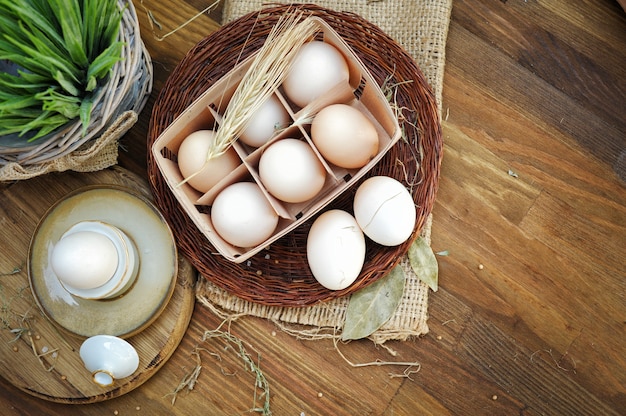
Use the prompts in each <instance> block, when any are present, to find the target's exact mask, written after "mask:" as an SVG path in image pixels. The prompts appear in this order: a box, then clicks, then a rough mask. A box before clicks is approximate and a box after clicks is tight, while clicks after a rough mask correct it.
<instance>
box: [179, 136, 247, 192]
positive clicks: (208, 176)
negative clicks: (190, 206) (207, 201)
mask: <svg viewBox="0 0 626 416" xmlns="http://www.w3.org/2000/svg"><path fill="white" fill-rule="evenodd" d="M214 138H215V133H214V132H213V131H212V130H198V131H195V132H193V133H191V134H190V135H189V136H187V137H186V138H185V139H184V140H183V142H182V143H181V145H180V148H179V149H178V168H179V169H180V173H181V174H182V175H183V177H184V178H185V179H187V178H189V177H190V176H191V177H192V178H191V179H189V181H188V183H189V185H191V186H192V187H194V188H195V189H197V190H198V191H200V192H203V193H204V192H207V191H208V190H209V189H211V188H212V187H213V185H215V184H216V183H217V182H219V181H220V179H222V178H224V177H225V176H226V175H228V174H229V173H230V172H232V171H233V170H234V169H235V168H236V167H237V166H239V164H241V160H240V159H239V156H238V155H237V153H236V152H235V150H234V149H233V148H232V147H231V148H229V149H228V150H227V151H226V153H224V154H223V155H221V156H218V157H216V158H213V159H210V160H209V161H208V162H207V154H208V151H209V148H210V146H211V144H212V143H213V140H214ZM198 172H199V173H198Z"/></svg>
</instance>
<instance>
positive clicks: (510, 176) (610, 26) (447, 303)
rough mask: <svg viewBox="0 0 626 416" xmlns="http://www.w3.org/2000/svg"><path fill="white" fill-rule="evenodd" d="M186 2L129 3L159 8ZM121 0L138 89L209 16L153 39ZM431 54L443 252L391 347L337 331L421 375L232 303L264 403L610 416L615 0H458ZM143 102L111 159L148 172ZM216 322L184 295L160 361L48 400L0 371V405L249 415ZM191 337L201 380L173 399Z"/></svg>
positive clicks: (621, 274)
mask: <svg viewBox="0 0 626 416" xmlns="http://www.w3.org/2000/svg"><path fill="white" fill-rule="evenodd" d="M383 1H384V0H383ZM200 3H202V2H191V1H188V2H183V1H178V0H177V1H175V0H163V1H160V2H154V1H148V0H144V2H143V4H144V5H145V6H146V7H150V8H152V10H154V16H155V18H156V19H158V20H160V21H164V22H165V21H167V22H169V23H171V24H176V23H175V21H176V22H178V21H179V20H176V19H180V21H184V20H185V19H186V17H187V16H190V15H191V14H193V11H194V10H199V9H201V8H203V7H205V6H206V5H205V4H200ZM137 9H138V11H139V14H140V18H141V19H142V20H141V24H142V29H144V30H143V37H144V39H145V40H146V43H147V45H148V49H149V50H150V52H151V54H152V56H153V59H154V61H155V77H156V78H155V92H153V94H152V96H151V98H150V99H151V102H153V100H154V99H155V98H154V97H155V94H156V93H157V92H158V89H159V86H160V85H162V83H163V82H164V80H165V79H166V77H167V74H168V73H169V72H170V71H171V70H172V69H173V67H174V66H175V64H176V62H177V61H178V60H179V59H180V58H181V57H182V56H183V55H184V53H185V52H186V51H187V50H188V49H189V47H191V46H192V45H193V44H194V43H195V42H196V41H198V40H200V39H201V38H202V37H204V36H205V35H206V34H207V33H208V31H210V30H212V28H215V27H217V26H216V24H215V23H214V22H212V21H211V19H210V18H208V17H206V16H203V17H202V19H199V20H198V21H197V22H195V23H194V24H192V25H191V26H189V27H188V28H187V29H184V30H181V31H180V32H178V33H177V34H176V35H172V36H171V37H170V38H168V39H167V40H165V41H163V42H157V41H155V40H154V39H153V38H152V36H151V35H150V32H149V31H148V30H147V28H148V22H147V17H146V15H145V13H142V10H143V9H142V8H141V6H140V5H139V4H138V5H137ZM171 10H176V13H171V12H170V11H171ZM213 17H214V18H215V19H216V20H217V19H218V18H219V16H217V15H215V14H214V15H213ZM446 54H447V55H446V72H445V78H444V91H443V96H444V98H443V103H442V104H443V117H444V121H443V128H444V139H445V147H444V162H443V170H442V180H441V183H440V189H439V194H438V200H437V203H436V206H435V209H434V224H433V232H432V243H433V248H434V250H435V251H443V250H448V252H449V255H447V256H440V257H439V258H438V259H439V266H440V290H439V291H438V292H437V293H433V294H431V295H430V307H429V312H430V319H429V321H428V322H429V326H430V333H429V334H428V335H426V336H424V337H421V338H420V339H416V340H412V341H408V342H390V343H388V344H387V347H388V348H389V349H390V350H392V351H393V352H395V356H393V355H391V354H390V353H389V351H387V350H386V349H384V348H380V347H379V348H376V347H375V346H374V345H373V344H372V343H371V342H370V341H358V342H350V343H348V344H340V345H339V348H340V350H341V352H342V353H343V354H344V355H345V356H346V358H348V359H350V360H351V361H352V362H354V363H365V362H371V361H375V360H377V359H380V360H385V361H391V360H401V361H418V362H420V364H421V366H420V367H419V371H418V372H415V373H413V372H412V370H414V369H416V368H412V369H409V370H408V371H407V373H406V374H403V372H404V370H405V369H406V368H405V367H389V366H373V367H359V368H353V367H351V366H350V365H349V364H347V363H346V362H345V361H344V359H343V358H341V356H340V355H339V354H338V353H337V351H336V350H335V347H334V345H333V343H332V342H331V341H330V340H318V341H306V340H299V339H296V338H294V337H292V336H290V335H288V334H286V333H284V332H282V331H281V330H280V329H279V328H277V327H276V326H275V325H274V324H273V323H271V322H268V321H265V320H260V319H251V318H241V319H239V320H238V321H236V322H233V323H232V326H231V327H230V331H231V332H232V333H233V334H234V335H236V336H238V337H239V338H241V339H242V340H244V341H245V342H246V346H247V348H248V350H249V351H250V352H252V353H253V356H255V357H256V354H257V353H258V354H259V356H260V359H261V361H260V363H261V368H262V370H263V371H264V374H265V375H266V376H267V378H268V380H269V383H270V388H271V409H272V412H273V414H275V415H300V414H305V415H330V414H332V415H415V414H419V415H422V414H424V415H428V414H432V415H511V414H520V415H533V416H534V415H616V414H624V409H626V393H625V392H626V362H625V360H626V358H625V357H626V347H625V346H624V340H625V339H626V268H625V267H626V266H625V264H626V262H625V261H624V260H623V259H624V254H623V253H624V248H625V247H626V186H625V182H623V181H621V180H620V179H619V177H618V176H617V172H619V166H620V160H622V162H621V163H623V159H620V157H622V158H623V156H620V155H622V154H623V152H624V150H625V148H626V144H625V138H626V134H624V133H625V132H626V120H625V118H624V116H623V115H624V114H626V111H625V110H626V108H625V105H626V100H624V96H625V95H626V74H625V72H624V71H625V69H624V65H623V63H624V62H626V15H625V13H624V11H623V9H622V8H621V7H620V5H619V4H618V3H617V2H616V1H614V0H585V1H578V2H571V1H567V0H550V1H536V0H528V1H524V0H487V1H482V2H475V1H471V0H455V2H454V5H453V12H452V22H451V26H450V33H449V38H448V45H447V50H446ZM149 110H150V106H148V108H147V110H146V111H145V112H144V113H143V114H142V115H141V119H140V121H139V123H138V124H137V125H136V126H135V128H133V130H132V131H131V132H130V133H129V134H127V135H126V136H125V137H124V139H123V144H124V145H125V147H126V148H127V149H128V151H127V152H123V153H122V155H121V162H122V164H123V165H125V166H126V167H128V168H130V169H131V170H133V171H135V172H137V173H140V174H144V175H145V151H146V149H145V147H144V144H145V132H146V129H147V123H148V120H149ZM509 171H510V172H509ZM622 172H623V171H622ZM0 206H2V209H4V210H11V209H15V208H14V205H12V204H11V203H10V201H0ZM0 232H1V231H0ZM481 264H482V265H483V267H482V268H479V265H481ZM220 323H221V320H220V318H218V317H216V316H215V315H213V314H212V313H211V312H210V311H208V310H207V309H206V308H204V307H199V306H198V307H196V308H195V310H194V313H193V317H192V320H191V324H190V327H189V329H188V331H187V333H186V334H185V336H184V338H183V340H182V342H181V344H180V346H179V347H178V349H177V350H176V353H175V354H174V355H173V356H172V358H171V359H170V360H169V361H168V362H167V363H166V364H165V365H164V366H163V368H162V369H161V370H160V371H159V372H158V373H157V374H156V375H155V376H154V377H152V378H151V379H150V380H148V381H147V382H146V383H145V384H144V385H142V386H141V387H140V388H138V389H135V390H133V391H132V392H130V393H128V394H125V395H124V396H122V397H119V398H116V399H114V400H109V401H105V402H101V403H94V404H89V405H81V406H69V405H61V404H57V403H48V402H46V401H43V400H39V399H33V398H32V397H31V396H30V395H27V394H25V393H23V392H20V391H19V390H17V389H15V388H14V387H13V386H12V385H11V384H10V383H8V382H7V381H6V380H5V379H3V378H0V403H1V405H2V410H3V412H2V413H3V414H8V415H27V414H28V415H30V414H49V415H64V414H66V413H67V412H70V411H71V412H72V414H77V415H91V414H114V412H115V411H117V412H118V414H120V415H129V414H132V415H141V414H159V415H168V414H176V415H196V414H211V415H233V414H248V412H247V410H248V409H250V408H251V407H253V401H252V399H253V388H252V386H253V383H254V378H253V376H252V375H251V374H250V373H249V372H247V371H246V369H245V368H244V367H243V365H242V364H241V362H240V361H239V360H238V359H237V358H236V357H233V356H232V355H230V353H231V352H232V351H230V350H228V351H227V350H225V349H224V344H223V343H221V342H218V341H217V340H211V341H207V342H201V339H202V335H203V334H204V332H205V331H206V330H212V329H214V328H216V327H217V326H218V325H219V324H220ZM196 347H201V348H203V350H202V351H200V354H201V359H202V369H201V372H200V375H199V377H198V380H197V383H196V384H195V386H194V389H193V390H192V391H183V392H181V393H180V394H179V395H178V397H177V400H176V402H175V404H174V405H172V403H171V401H172V396H171V395H169V393H171V392H173V391H174V389H175V388H176V387H177V386H178V385H179V383H180V381H181V379H182V378H183V377H184V376H185V375H186V374H187V373H188V372H189V371H191V370H192V369H193V368H194V366H195V365H196V358H195V356H194V355H193V351H194V349H195V348H196ZM216 354H219V357H221V359H222V361H220V360H219V359H218V358H217V357H218V355H216ZM390 373H391V375H390ZM398 375H402V376H403V377H398ZM257 404H258V403H257Z"/></svg>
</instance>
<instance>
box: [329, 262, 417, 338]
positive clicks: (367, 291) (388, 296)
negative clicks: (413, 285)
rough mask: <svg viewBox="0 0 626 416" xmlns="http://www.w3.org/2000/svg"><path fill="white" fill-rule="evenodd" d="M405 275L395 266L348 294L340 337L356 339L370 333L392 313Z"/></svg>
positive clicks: (402, 288) (400, 292)
mask: <svg viewBox="0 0 626 416" xmlns="http://www.w3.org/2000/svg"><path fill="white" fill-rule="evenodd" d="M405 282H406V278H405V276H404V271H403V270H402V267H400V266H396V267H395V268H394V269H393V270H391V271H390V272H389V274H387V275H386V276H385V277H383V278H382V279H378V280H377V281H376V282H374V283H372V284H371V285H369V286H367V287H365V288H363V289H361V290H359V291H357V292H355V293H353V294H352V296H350V302H349V303H348V307H347V309H346V320H345V323H344V327H343V331H342V334H341V339H342V340H344V341H346V340H350V339H360V338H365V337H367V336H368V335H371V334H372V333H373V332H374V331H376V330H377V329H378V328H380V327H381V326H382V325H383V324H384V323H385V322H387V321H388V320H389V318H391V317H392V316H393V314H394V313H395V311H396V309H397V308H398V305H399V304H400V300H402V294H403V293H404V284H405Z"/></svg>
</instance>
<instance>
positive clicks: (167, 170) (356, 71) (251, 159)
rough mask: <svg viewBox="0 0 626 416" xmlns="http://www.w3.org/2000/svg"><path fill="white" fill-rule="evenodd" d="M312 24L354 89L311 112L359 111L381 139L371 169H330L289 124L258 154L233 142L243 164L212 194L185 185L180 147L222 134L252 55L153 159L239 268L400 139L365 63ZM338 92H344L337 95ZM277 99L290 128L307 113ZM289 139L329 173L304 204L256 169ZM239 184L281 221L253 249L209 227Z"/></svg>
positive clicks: (301, 129) (207, 95)
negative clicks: (198, 135)
mask: <svg viewBox="0 0 626 416" xmlns="http://www.w3.org/2000/svg"><path fill="white" fill-rule="evenodd" d="M313 19H314V20H315V21H316V25H317V26H318V33H317V35H316V40H322V41H323V42H326V43H329V44H331V45H332V46H334V47H335V48H336V49H337V50H338V51H340V52H341V53H342V55H343V56H344V58H345V60H346V62H347V63H348V67H349V73H350V76H349V84H350V88H349V90H348V91H347V92H346V91H345V89H346V88H345V87H344V88H341V87H339V86H338V87H337V88H336V90H334V91H330V92H328V93H327V94H326V95H325V96H324V97H320V98H319V99H318V100H316V102H313V103H311V104H309V106H318V107H319V106H320V102H324V105H329V104H333V103H338V102H341V103H343V104H348V105H350V106H352V107H354V108H356V109H358V110H359V111H361V112H362V113H363V114H364V115H365V116H366V117H367V118H368V119H369V120H370V121H371V122H372V123H373V125H374V126H375V127H376V130H377V132H378V138H379V147H378V153H377V154H376V155H375V156H374V157H373V158H372V159H371V160H370V161H369V163H367V164H366V165H365V166H363V167H362V168H359V169H345V168H340V167H338V166H335V165H333V164H330V163H328V162H327V161H326V160H325V159H324V158H323V157H322V156H321V155H320V153H319V152H318V151H317V149H316V147H315V145H314V144H313V142H312V140H311V137H310V125H293V124H291V126H289V127H287V128H286V129H284V130H283V131H281V132H280V133H278V134H276V135H275V136H274V137H273V138H272V139H271V140H270V141H269V142H267V143H266V144H264V145H263V146H261V147H259V148H252V147H250V146H248V145H246V144H244V143H242V142H240V141H237V140H236V141H234V143H233V145H232V146H233V148H234V150H235V151H236V153H237V155H238V156H239V158H240V159H241V164H240V165H239V166H238V167H237V168H236V169H235V170H233V171H232V172H231V173H230V174H228V175H227V176H226V177H224V178H223V179H221V180H220V181H219V182H218V183H217V184H215V185H214V186H213V187H212V188H211V189H209V191H208V192H206V193H202V192H200V191H197V190H196V189H194V188H193V187H191V186H190V185H189V184H188V183H182V182H183V181H184V178H183V176H182V174H181V172H180V170H179V168H178V164H177V153H178V149H179V147H180V145H181V143H182V141H183V140H184V139H185V138H186V137H187V136H188V135H189V134H191V133H193V132H194V131H197V130H215V129H217V128H219V124H220V120H221V116H222V114H224V111H225V109H226V107H227V105H228V100H229V99H230V97H231V96H232V95H233V93H234V91H235V89H236V88H237V86H238V85H239V82H240V81H241V79H242V78H243V77H244V75H245V74H246V71H247V70H248V68H249V67H250V65H251V64H252V60H253V59H254V55H252V56H250V57H248V58H247V59H245V60H244V61H242V62H241V63H239V64H238V65H236V66H235V67H234V68H233V69H232V70H231V71H229V72H228V73H227V74H225V75H224V76H223V77H222V78H221V79H219V80H218V81H216V82H215V83H214V84H213V85H212V86H210V87H209V88H208V89H207V90H206V91H205V92H204V93H203V94H202V95H201V96H200V97H198V98H197V99H196V100H195V101H194V102H193V103H192V104H191V105H190V106H189V107H187V108H186V109H185V110H184V111H183V112H182V113H181V114H180V115H179V116H178V117H177V118H176V119H175V120H174V121H173V122H172V124H170V125H169V126H168V127H167V128H166V129H165V131H163V133H162V134H161V135H160V136H159V137H158V138H157V140H156V141H155V142H154V144H153V146H152V153H153V156H154V159H155V161H156V163H157V166H158V168H159V170H160V171H161V173H162V174H163V177H164V178H165V179H166V181H167V184H168V186H169V188H170V190H171V192H172V193H173V194H174V196H175V197H176V199H177V200H178V202H179V203H180V205H181V207H182V208H183V209H184V210H185V212H186V213H187V214H188V215H189V217H190V218H191V219H192V220H193V222H194V223H195V225H196V226H197V227H198V229H199V230H200V231H201V232H202V233H203V234H204V235H205V236H206V238H207V239H208V240H209V241H210V242H211V244H212V245H213V246H214V247H215V249H216V250H217V251H218V252H219V254H221V255H223V256H224V257H225V258H227V259H229V260H231V261H233V262H235V263H240V262H243V261H245V260H246V259H248V258H250V257H251V256H253V255H254V254H256V253H258V252H259V251H261V250H262V249H264V248H265V247H267V246H269V245H271V244H272V243H273V242H274V241H276V240H278V239H279V238H281V237H282V236H284V235H285V234H287V233H289V232H290V231H291V230H293V229H295V228H296V227H298V226H299V225H300V224H301V223H303V222H304V221H306V220H308V219H309V218H311V216H313V215H314V214H316V213H317V212H319V211H320V210H322V209H323V208H324V207H325V206H327V205H328V204H329V203H330V202H331V201H332V200H334V199H335V198H336V197H337V196H338V195H340V194H341V193H342V192H344V191H345V190H346V189H348V188H349V187H350V186H351V185H353V184H354V183H355V182H356V181H357V180H358V179H359V178H361V177H362V176H363V175H364V174H365V173H367V172H368V171H369V170H371V169H372V167H373V166H374V165H375V164H376V163H377V162H378V161H379V160H380V159H381V158H382V157H383V155H384V154H385V153H386V152H387V151H388V150H389V149H390V148H391V147H392V146H393V145H394V144H395V143H396V142H397V141H398V139H399V138H400V136H401V131H400V127H399V124H398V120H397V118H396V116H395V113H394V111H393V109H392V108H391V105H390V103H389V102H388V101H387V99H386V97H385V95H384V93H383V92H382V90H381V89H380V87H379V86H378V84H377V83H376V82H375V80H374V78H373V77H372V76H371V74H370V73H369V72H368V71H367V69H366V68H365V66H364V65H363V63H362V62H361V60H360V59H359V58H358V57H357V56H356V55H355V54H354V52H353V51H352V50H351V48H350V47H349V46H348V45H347V44H346V43H345V41H344V40H343V39H342V38H341V37H340V36H339V35H338V34H337V33H336V32H335V31H334V30H333V29H332V28H331V27H330V26H329V25H328V24H327V23H326V22H324V21H323V20H322V19H320V18H317V17H314V18H313ZM339 88H341V89H342V91H338V90H337V89H339ZM274 93H275V94H276V96H277V97H278V99H279V100H280V102H281V103H282V105H283V106H284V107H285V108H286V110H287V112H288V114H289V116H290V118H291V121H292V123H293V121H294V120H298V119H299V116H300V115H301V114H302V113H303V112H306V111H307V110H308V107H309V106H307V108H305V109H302V108H299V107H298V106H296V105H295V104H293V103H292V102H290V101H289V100H288V99H287V98H286V96H285V95H284V93H283V91H282V87H279V88H278V90H276V91H275V92H274ZM319 109H321V108H319ZM286 137H290V138H300V139H301V140H304V141H306V142H307V143H308V144H309V145H310V146H311V147H312V149H313V150H314V152H315V153H316V155H317V157H318V158H319V160H320V161H321V163H322V164H323V166H324V168H325V169H326V173H327V174H326V181H325V184H324V187H323V188H322V190H321V191H320V192H319V193H318V194H317V195H316V196H315V197H313V198H312V199H310V200H308V201H306V202H303V203H286V202H283V201H280V200H278V199H276V198H274V197H273V196H272V195H271V194H270V193H269V192H268V191H267V190H266V189H265V187H264V186H263V184H262V182H261V180H260V178H259V173H258V164H259V160H260V158H261V155H262V154H263V152H264V150H265V149H266V148H267V147H268V146H270V145H271V144H272V143H273V142H275V141H277V140H280V139H282V138H286ZM239 181H250V182H256V183H257V184H258V185H259V186H260V188H261V190H262V191H263V193H264V195H265V196H266V198H267V199H268V200H269V201H270V203H271V205H272V206H273V208H274V209H275V211H276V213H277V214H278V216H279V221H278V226H277V227H276V230H275V231H274V233H273V235H272V236H270V237H269V238H268V239H267V240H266V241H264V242H263V243H261V244H259V245H257V246H255V247H236V246H233V245H231V244H230V243H228V242H227V241H225V240H224V239H223V238H221V237H220V235H219V234H218V233H217V232H216V230H215V228H214V227H213V225H212V223H211V214H210V212H211V204H212V203H213V200H214V199H215V197H216V196H217V195H218V194H219V192H220V191H222V190H223V189H224V188H226V187H227V186H229V185H231V184H233V183H235V182H239Z"/></svg>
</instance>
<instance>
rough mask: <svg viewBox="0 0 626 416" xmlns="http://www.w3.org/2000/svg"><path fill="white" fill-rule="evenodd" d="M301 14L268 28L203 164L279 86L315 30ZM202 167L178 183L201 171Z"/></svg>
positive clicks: (227, 144) (234, 137) (219, 152)
mask: <svg viewBox="0 0 626 416" xmlns="http://www.w3.org/2000/svg"><path fill="white" fill-rule="evenodd" d="M301 17H302V13H289V14H286V15H284V16H281V17H280V19H279V20H278V22H277V23H276V25H274V27H273V28H272V30H271V31H270V33H269V35H268V37H267V39H266V40H265V42H264V43H263V46H262V47H261V49H259V51H258V52H257V55H256V56H255V58H254V60H253V61H252V64H251V65H250V68H248V71H247V72H246V73H245V74H244V76H243V78H242V80H241V82H240V83H239V85H238V86H237V89H236V90H235V92H234V94H233V96H232V98H231V99H230V101H229V103H228V106H227V107H226V110H225V111H224V115H223V117H222V120H221V123H220V126H219V128H218V129H217V131H216V133H215V137H214V140H213V142H212V144H211V146H210V148H209V151H208V153H207V158H206V163H208V162H209V161H210V160H211V159H213V158H215V157H218V156H220V155H222V154H224V153H225V152H226V151H227V150H228V148H229V147H230V146H231V145H232V143H233V142H234V141H235V140H237V138H238V137H239V135H240V134H241V133H242V132H243V131H244V130H245V128H246V126H247V125H248V123H249V121H250V117H251V116H252V115H253V114H254V113H255V112H256V111H257V110H258V109H259V108H260V107H261V105H262V104H263V103H264V102H265V101H266V100H267V99H268V98H269V96H270V95H271V94H273V93H274V91H275V90H276V89H277V88H278V87H279V86H280V84H281V83H282V81H283V79H284V78H285V75H286V74H287V72H288V71H289V68H290V66H291V64H292V62H293V58H294V57H295V55H296V53H297V52H298V50H299V49H300V47H301V46H302V45H303V44H304V43H306V42H307V41H309V40H310V38H311V37H312V36H313V34H314V33H315V32H316V25H315V22H314V20H312V19H311V18H310V17H307V18H305V19H303V20H301V21H300V19H301ZM206 163H205V165H204V166H206ZM204 166H203V167H202V168H200V170H199V171H198V172H196V173H194V174H192V175H190V176H189V177H187V178H186V179H185V180H184V181H182V182H181V184H183V183H185V182H187V181H189V180H190V179H191V178H193V177H194V176H195V175H196V174H198V173H199V172H200V171H202V169H203V168H204Z"/></svg>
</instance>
